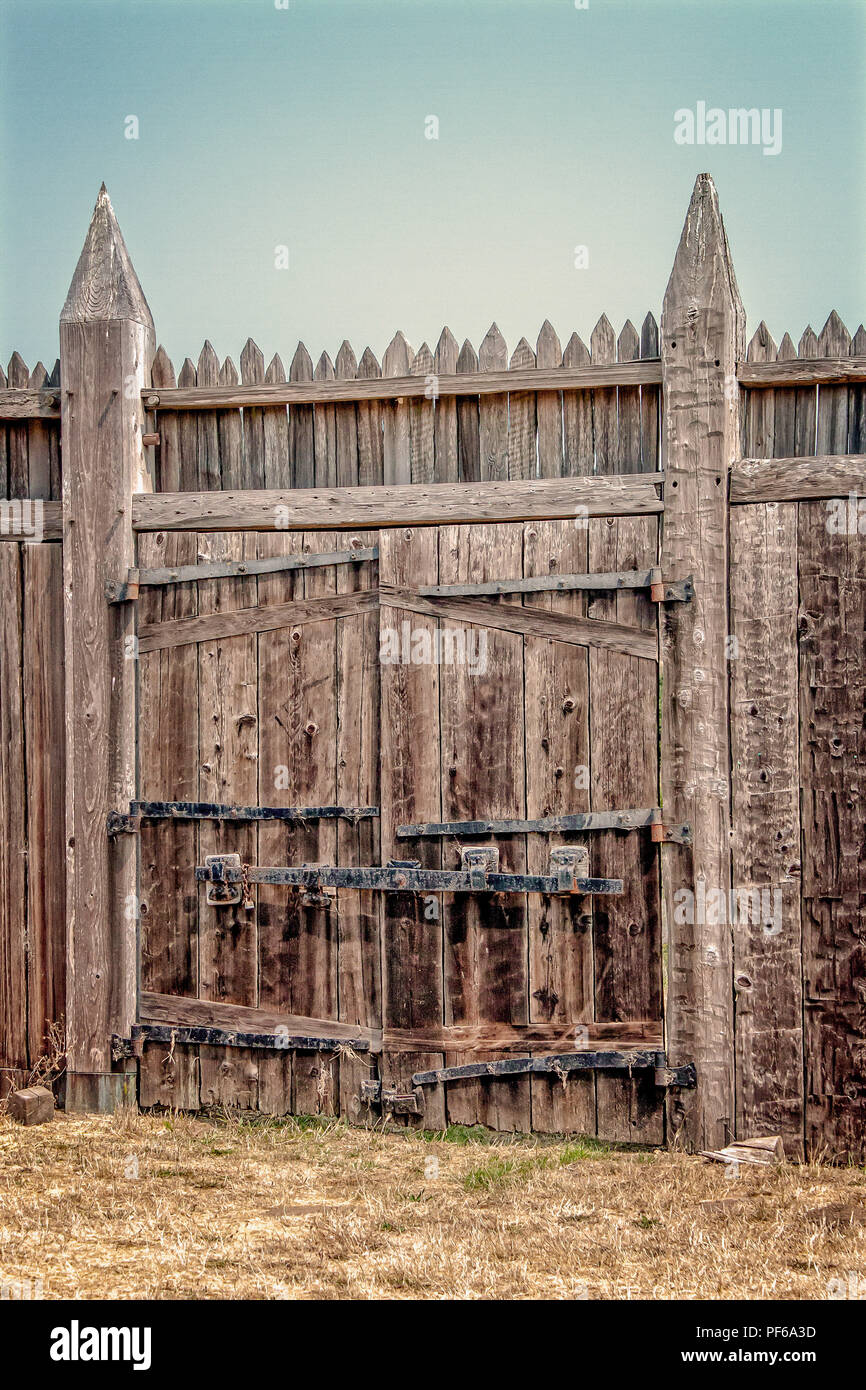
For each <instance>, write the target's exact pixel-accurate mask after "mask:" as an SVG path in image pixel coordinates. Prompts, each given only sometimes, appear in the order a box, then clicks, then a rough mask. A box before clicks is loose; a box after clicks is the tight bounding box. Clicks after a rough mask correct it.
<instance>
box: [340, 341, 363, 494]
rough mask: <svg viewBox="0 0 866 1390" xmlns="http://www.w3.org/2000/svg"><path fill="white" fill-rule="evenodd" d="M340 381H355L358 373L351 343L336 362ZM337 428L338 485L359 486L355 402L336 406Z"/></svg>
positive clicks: (341, 352) (346, 344) (345, 345)
mask: <svg viewBox="0 0 866 1390" xmlns="http://www.w3.org/2000/svg"><path fill="white" fill-rule="evenodd" d="M334 369H335V375H336V377H337V379H338V380H340V381H354V380H355V378H356V376H357V375H358V360H357V358H356V357H355V353H354V350H353V348H352V345H351V343H347V342H343V344H342V346H341V348H340V351H339V352H338V353H337V361H336V363H335V364H334ZM334 413H335V417H336V430H337V487H357V486H358V424H357V420H356V417H355V403H354V401H350V402H349V403H348V404H346V405H338V406H337V407H336V408H335V412H334Z"/></svg>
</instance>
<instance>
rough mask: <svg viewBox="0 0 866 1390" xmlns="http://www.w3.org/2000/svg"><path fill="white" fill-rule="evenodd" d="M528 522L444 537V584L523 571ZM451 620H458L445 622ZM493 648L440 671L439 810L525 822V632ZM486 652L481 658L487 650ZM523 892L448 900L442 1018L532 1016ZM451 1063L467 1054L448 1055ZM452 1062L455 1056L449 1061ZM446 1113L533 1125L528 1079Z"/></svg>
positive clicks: (492, 643)
mask: <svg viewBox="0 0 866 1390" xmlns="http://www.w3.org/2000/svg"><path fill="white" fill-rule="evenodd" d="M522 533H523V528H522V526H521V525H519V524H518V525H501V526H478V527H470V526H448V527H442V528H441V529H440V533H439V573H440V582H441V583H443V584H455V583H457V584H459V583H467V582H468V581H469V579H470V577H471V579H472V580H473V581H480V582H483V581H485V580H489V579H514V578H519V577H520V576H521V575H522V572H523V553H522V552H523V534H522ZM448 626H449V627H451V626H452V624H451V623H449V624H448ZM453 626H454V628H455V629H456V630H458V631H459V630H460V629H461V628H462V629H463V630H464V631H468V632H470V633H471V634H473V635H475V636H477V637H478V638H479V640H481V634H482V633H486V643H485V648H486V649H485V654H484V658H483V660H481V659H479V660H478V661H477V663H476V664H475V667H474V668H473V666H471V665H470V664H469V662H468V661H466V662H459V663H458V662H455V663H454V664H453V665H442V666H441V668H440V688H439V699H440V724H441V730H442V817H443V819H444V820H474V819H502V818H507V817H516V818H523V817H524V816H525V810H524V809H523V808H524V807H525V804H526V793H525V776H524V692H523V638H522V637H521V636H519V635H517V634H514V633H510V632H504V631H501V630H496V629H493V628H488V629H480V628H468V627H467V626H466V625H464V624H461V625H458V624H453ZM480 652H481V649H480V648H479V651H478V656H479V657H480ZM496 844H497V846H498V848H499V862H500V867H501V869H502V871H503V872H505V873H524V872H525V865H526V837H525V836H523V835H513V836H497V838H496ZM442 854H443V867H444V868H447V869H454V868H457V867H459V862H460V859H459V849H458V846H457V845H456V844H454V843H452V842H451V841H446V842H445V844H444V845H443V850H442ZM526 932H527V927H526V898H525V896H523V895H517V894H507V895H506V894H503V895H501V896H500V895H497V896H496V897H493V898H489V899H488V898H485V897H478V896H476V895H474V894H471V893H459V894H452V895H448V896H446V898H445V1021H446V1023H449V1024H451V1023H482V1022H483V1023H525V1022H526V1020H527V1017H528V979H527V936H526ZM446 1059H447V1065H459V1064H460V1061H461V1060H463V1059H462V1055H461V1054H459V1053H447V1054H446ZM452 1059H453V1061H452ZM448 1090H449V1094H448V1116H449V1119H451V1120H454V1121H456V1122H458V1123H463V1124H472V1123H475V1122H478V1121H480V1122H481V1123H482V1124H488V1125H490V1127H491V1128H493V1129H505V1130H527V1129H528V1128H529V1126H530V1120H531V1114H530V1087H529V1077H528V1076H521V1077H515V1078H513V1079H508V1080H503V1079H501V1078H500V1079H497V1080H495V1081H461V1082H457V1083H452V1084H451V1085H450V1086H449V1088H448Z"/></svg>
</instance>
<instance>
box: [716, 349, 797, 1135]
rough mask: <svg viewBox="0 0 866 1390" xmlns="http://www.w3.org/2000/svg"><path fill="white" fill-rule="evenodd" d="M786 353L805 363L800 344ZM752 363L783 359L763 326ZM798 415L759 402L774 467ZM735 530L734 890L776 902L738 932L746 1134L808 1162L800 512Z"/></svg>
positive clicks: (758, 395) (738, 520)
mask: <svg viewBox="0 0 866 1390" xmlns="http://www.w3.org/2000/svg"><path fill="white" fill-rule="evenodd" d="M788 341H789V344H790V340H788ZM785 350H786V351H795V349H794V348H793V344H790V346H789V347H788V348H786V349H785ZM748 355H749V359H750V361H752V360H754V361H758V362H760V361H765V360H766V361H770V360H775V359H776V355H777V354H776V347H775V344H774V343H773V340H772V338H771V337H770V335H769V333H768V332H767V330H766V327H765V325H763V324H762V325H760V327H759V329H758V330H757V331H756V333H755V335H754V337H753V338H752V341H751V342H750V344H749V347H748ZM795 411H796V392H794V391H784V390H780V391H777V392H774V391H750V392H749V393H748V396H747V399H746V402H745V407H744V412H743V413H744V420H743V424H744V439H745V447H746V449H748V451H749V452H750V453H766V454H768V455H772V454H773V452H774V449H777V447H778V446H779V445H781V447H782V449H783V450H784V449H785V448H790V447H792V446H793V444H794V436H795ZM730 528H731V532H730V547H731V549H730V564H731V574H730V593H731V634H732V637H733V640H734V642H735V643H736V646H735V648H734V650H733V653H732V657H733V659H732V660H731V662H730V678H731V694H730V698H731V765H732V768H733V780H732V817H733V836H732V844H731V863H732V881H733V885H734V887H735V888H737V889H739V890H745V892H747V893H749V894H751V891H752V890H753V889H755V890H757V892H758V894H759V895H760V894H762V893H765V894H766V895H767V896H766V898H765V903H766V909H765V910H764V911H760V910H759V911H758V912H757V913H756V912H753V911H752V910H751V901H752V899H751V896H749V897H743V898H742V901H743V903H744V904H748V910H747V912H745V913H744V914H743V916H744V918H745V920H739V921H738V922H737V924H736V925H735V928H734V932H733V941H734V990H735V1000H736V1008H735V1022H736V1035H735V1042H736V1066H737V1117H736V1130H737V1133H738V1134H740V1135H755V1134H781V1135H782V1136H783V1139H784V1141H785V1146H786V1149H787V1151H788V1153H789V1154H790V1155H791V1156H792V1157H797V1156H799V1155H801V1154H802V1151H803V992H802V980H801V926H800V805H799V783H800V769H799V747H798V736H797V729H798V709H797V699H798V696H797V568H796V556H797V507H796V504H794V503H782V504H777V503H770V504H769V505H767V504H759V505H756V506H749V507H738V508H734V509H732V511H731V517H730ZM777 895H778V897H777ZM758 901H760V899H759V900H758ZM775 907H778V912H775V911H773V910H772V909H773V908H775Z"/></svg>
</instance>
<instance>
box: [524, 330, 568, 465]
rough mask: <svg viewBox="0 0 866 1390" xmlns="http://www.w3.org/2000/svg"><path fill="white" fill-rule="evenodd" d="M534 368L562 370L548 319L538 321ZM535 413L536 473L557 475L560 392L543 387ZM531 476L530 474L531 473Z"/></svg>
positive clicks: (559, 438)
mask: <svg viewBox="0 0 866 1390" xmlns="http://www.w3.org/2000/svg"><path fill="white" fill-rule="evenodd" d="M536 363H537V368H536V370H537V372H544V371H549V370H550V369H558V370H559V371H562V365H561V364H562V348H561V346H560V342H559V339H558V338H557V336H556V331H555V329H554V327H553V324H552V323H551V322H550V320H549V319H545V320H544V323H543V324H542V325H541V331H540V333H539V335H538V342H537V344H536ZM535 408H536V414H537V417H538V476H539V478H558V477H560V475H561V474H562V473H563V472H564V469H563V467H562V459H563V449H562V443H563V441H562V396H561V394H560V393H559V392H558V391H544V392H542V393H541V394H540V395H539V396H538V397H537V398H536V406H535ZM530 476H532V475H531V474H530Z"/></svg>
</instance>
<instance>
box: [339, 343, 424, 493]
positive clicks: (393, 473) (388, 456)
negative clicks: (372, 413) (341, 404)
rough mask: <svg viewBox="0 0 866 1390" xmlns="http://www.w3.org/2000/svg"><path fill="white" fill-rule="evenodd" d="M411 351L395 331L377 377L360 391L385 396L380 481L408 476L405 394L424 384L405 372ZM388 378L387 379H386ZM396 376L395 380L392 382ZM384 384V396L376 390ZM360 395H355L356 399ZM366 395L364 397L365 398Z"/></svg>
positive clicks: (416, 391) (418, 391) (405, 479)
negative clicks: (380, 374) (378, 377)
mask: <svg viewBox="0 0 866 1390" xmlns="http://www.w3.org/2000/svg"><path fill="white" fill-rule="evenodd" d="M414 355H415V354H414V353H413V351H412V349H411V347H410V346H409V344H408V343H407V341H406V339H405V337H404V335H403V334H402V333H401V332H399V331H398V332H396V333H395V334H394V337H393V338H392V339H391V342H390V343H389V344H388V346H387V348H386V349H385V356H384V357H383V358H382V377H381V380H379V381H376V380H374V381H372V382H365V383H364V391H366V392H375V393H376V394H375V395H374V396H373V397H372V398H373V399H378V400H383V399H384V400H387V401H388V402H389V404H388V405H384V406H383V407H382V429H383V448H384V459H383V474H382V477H383V481H384V482H385V483H398V484H403V483H409V482H411V480H412V471H411V463H410V459H409V407H408V405H407V404H406V397H408V396H412V395H416V394H418V395H422V396H423V394H424V391H425V390H426V385H425V383H424V382H423V381H422V380H418V379H416V378H415V377H412V376H410V375H409V364H410V363H411V361H412V358H413V357H414ZM389 378H390V380H389ZM394 378H397V383H395V382H394ZM386 385H387V387H388V390H387V392H386V394H385V395H384V396H381V395H379V394H378V393H379V392H380V391H382V390H383V387H384V386H386ZM360 398H361V397H359V396H355V397H354V398H353V399H355V400H358V399H360ZM369 398H370V397H368V399H369Z"/></svg>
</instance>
